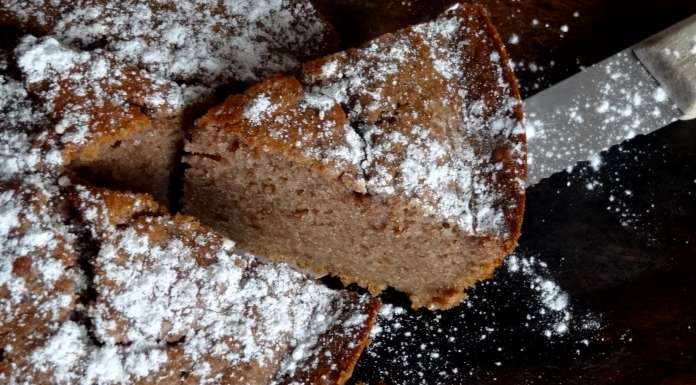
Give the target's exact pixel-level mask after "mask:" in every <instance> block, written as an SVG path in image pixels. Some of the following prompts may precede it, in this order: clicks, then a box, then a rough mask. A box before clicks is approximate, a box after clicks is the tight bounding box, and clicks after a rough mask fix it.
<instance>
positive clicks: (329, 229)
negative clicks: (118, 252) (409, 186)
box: [183, 128, 500, 308]
mask: <svg viewBox="0 0 696 385" xmlns="http://www.w3.org/2000/svg"><path fill="white" fill-rule="evenodd" d="M212 130H215V128H212ZM198 135H204V134H202V133H199V134H198ZM230 135H232V134H230ZM213 136H214V137H217V136H216V135H215V134H213ZM199 142H200V143H209V142H208V141H207V140H206V139H205V138H200V137H198V138H196V140H194V143H192V144H189V146H190V148H188V149H187V150H188V151H189V154H187V156H186V157H185V161H186V163H188V165H189V168H188V169H187V170H186V178H185V182H184V196H185V202H184V207H183V210H184V212H187V213H196V215H197V216H198V218H200V219H201V221H203V222H204V223H206V224H208V225H209V226H211V227H213V228H215V229H218V230H219V231H221V232H223V233H224V234H227V235H230V236H234V237H235V240H236V241H237V244H238V245H239V246H240V248H242V249H244V250H247V251H250V252H252V253H255V254H258V255H264V256H267V257H269V258H271V259H275V260H279V261H284V262H290V263H292V264H294V265H296V266H297V267H299V268H300V269H303V270H308V271H310V272H314V273H317V274H320V275H321V274H326V273H330V274H334V275H338V276H340V277H341V279H342V280H343V281H344V282H345V283H351V282H355V283H358V284H359V285H361V286H364V287H367V288H368V289H370V291H372V292H373V293H377V292H379V291H381V290H383V289H385V288H386V287H387V285H388V284H389V285H390V286H393V287H395V288H397V289H398V290H401V291H404V292H406V293H407V294H409V296H410V298H411V301H412V303H413V306H414V307H422V306H436V307H439V308H446V307H451V306H453V305H454V304H456V303H458V302H459V301H460V300H461V299H462V298H463V297H464V291H463V290H464V288H465V287H469V286H471V285H473V284H474V283H475V281H476V280H477V279H479V278H480V277H485V276H489V275H490V274H491V273H492V271H493V270H494V268H495V267H496V266H497V265H498V263H499V259H500V256H499V254H500V252H499V246H498V244H497V242H496V240H495V239H492V238H486V237H471V236H465V235H464V234H463V233H462V231H460V229H459V228H458V227H457V225H456V224H451V223H449V222H446V221H442V220H438V219H437V218H436V217H434V216H433V215H430V214H427V213H424V212H423V211H422V209H420V208H419V207H417V206H413V205H408V204H407V203H404V201H403V200H400V199H397V198H391V199H390V198H381V197H379V196H370V195H366V194H361V193H356V192H354V191H353V190H351V189H350V188H348V187H346V186H345V185H344V183H343V182H342V181H341V180H340V177H339V178H335V179H333V180H330V179H327V177H326V175H323V174H322V173H321V172H320V170H317V169H312V168H307V167H306V166H305V165H300V164H297V163H295V162H292V161H289V160H287V159H284V158H282V157H281V156H279V155H275V154H272V153H267V152H263V151H257V150H255V149H250V148H249V147H248V146H247V145H245V144H244V143H241V142H239V141H237V140H234V139H232V140H231V141H230V144H229V145H228V146H227V153H219V154H215V155H210V154H206V153H205V150H206V148H205V147H204V146H200V147H201V148H196V145H195V143H199ZM197 150H200V151H201V152H197ZM424 265H425V266H428V269H423V266H424ZM452 282H456V285H454V286H452V285H451V283H452ZM445 285H446V286H445ZM416 293H417V294H416Z"/></svg>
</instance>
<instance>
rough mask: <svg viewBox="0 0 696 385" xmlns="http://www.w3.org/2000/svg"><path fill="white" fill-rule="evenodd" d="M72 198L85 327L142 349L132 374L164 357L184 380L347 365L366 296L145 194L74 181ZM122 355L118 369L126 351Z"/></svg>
mask: <svg viewBox="0 0 696 385" xmlns="http://www.w3.org/2000/svg"><path fill="white" fill-rule="evenodd" d="M73 199H74V200H75V201H76V202H77V204H78V207H79V208H78V210H79V212H81V213H82V217H83V220H84V221H85V224H86V225H87V226H88V227H89V228H90V229H91V232H92V234H93V237H94V240H95V241H96V242H97V243H98V245H99V252H98V253H97V255H96V256H95V257H94V259H93V262H92V264H93V266H94V288H95V290H96V293H97V296H96V301H95V302H94V304H93V305H92V306H91V307H90V309H89V313H88V314H89V318H90V319H91V320H92V324H93V325H94V331H93V333H94V336H95V337H96V338H97V339H98V340H99V341H101V342H102V343H103V344H105V346H123V345H125V346H130V347H131V350H134V352H131V353H129V354H136V353H138V352H143V353H142V354H146V353H147V354H151V355H153V357H155V358H153V359H151V360H148V361H147V362H143V363H142V366H143V367H142V368H138V370H140V371H142V373H143V374H144V373H145V372H147V373H151V374H155V375H154V376H152V377H153V378H156V377H157V375H156V374H157V373H162V370H163V369H162V368H166V370H164V371H165V372H167V373H169V372H171V371H172V370H174V371H175V372H176V374H177V375H178V376H180V377H183V378H186V381H187V383H206V384H208V383H211V384H242V383H243V384H259V385H261V384H291V383H297V384H299V383H301V384H305V383H306V384H342V383H344V382H345V381H346V380H347V379H348V378H349V377H350V374H351V372H352V369H353V366H354V365H355V363H356V361H357V358H358V357H359V355H360V352H361V351H362V349H363V348H364V347H365V345H366V344H367V342H368V337H369V332H370V329H371V325H372V323H373V321H374V317H375V316H376V312H377V308H378V306H379V302H378V301H377V300H375V299H372V298H370V297H369V296H366V295H358V294H356V293H352V292H347V291H334V290H331V289H328V288H326V287H324V286H322V285H320V284H317V283H315V282H313V281H311V280H309V279H307V278H306V277H305V276H304V275H302V274H301V273H298V272H296V271H293V270H291V269H290V268H289V267H287V266H285V265H282V264H273V263H268V262H261V261H259V260H258V259H256V258H255V257H252V256H246V255H240V254H236V253H235V249H234V244H233V242H232V241H229V240H227V239H225V238H223V237H221V236H219V235H217V234H215V233H213V232H211V231H209V230H208V229H207V228H205V227H203V226H201V225H200V224H199V223H198V222H197V221H196V220H195V219H193V218H191V217H187V216H181V215H177V216H169V215H166V214H165V213H164V211H163V209H162V207H160V206H159V205H158V204H156V203H155V202H154V200H152V199H151V198H150V197H148V196H146V195H133V194H124V193H116V192H110V191H107V190H98V189H87V188H80V187H78V188H77V191H76V192H75V194H74V197H73ZM138 354H140V353H138ZM126 358H127V357H126ZM114 365H117V364H114ZM121 365H122V366H123V370H124V371H128V370H129V368H128V362H127V359H126V360H125V361H123V362H122V363H121ZM148 365H149V367H147V370H146V368H145V367H146V366H148ZM130 375H131V379H138V376H141V373H140V372H137V371H132V372H131V373H130ZM148 376H150V375H148ZM143 377H145V376H143Z"/></svg>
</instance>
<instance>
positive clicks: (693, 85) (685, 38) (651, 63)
mask: <svg viewBox="0 0 696 385" xmlns="http://www.w3.org/2000/svg"><path fill="white" fill-rule="evenodd" d="M633 52H634V53H635V54H636V56H637V57H638V59H639V60H640V61H641V62H642V63H643V65H644V66H645V67H646V68H647V69H648V71H650V73H651V74H652V75H653V77H655V79H657V81H658V82H659V83H660V85H661V86H662V88H664V89H665V91H666V92H667V94H668V95H669V96H670V97H671V99H672V100H673V101H674V102H675V103H676V104H677V107H679V109H680V110H681V111H682V113H683V114H684V116H683V117H682V120H688V119H694V118H696V15H693V16H691V17H689V18H688V19H686V20H684V21H682V22H680V23H677V24H675V25H673V26H671V27H669V28H667V29H666V30H664V31H662V32H659V33H658V34H656V35H654V36H652V37H650V38H648V39H646V40H645V41H643V42H641V43H639V44H638V45H636V46H635V47H634V48H633Z"/></svg>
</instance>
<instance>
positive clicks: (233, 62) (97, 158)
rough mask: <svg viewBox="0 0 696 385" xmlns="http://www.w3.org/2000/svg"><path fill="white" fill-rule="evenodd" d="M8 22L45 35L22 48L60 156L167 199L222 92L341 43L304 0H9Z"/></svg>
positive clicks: (107, 180) (0, 16)
mask: <svg viewBox="0 0 696 385" xmlns="http://www.w3.org/2000/svg"><path fill="white" fill-rule="evenodd" d="M0 26H9V27H13V28H18V29H21V30H23V31H28V32H31V33H34V34H36V35H38V36H42V37H40V38H38V39H37V38H35V37H32V36H31V35H30V36H26V37H24V38H23V39H22V42H21V44H20V47H19V48H18V49H17V50H16V52H15V54H16V56H17V62H18V66H19V67H20V70H21V72H22V79H20V80H21V81H23V82H24V83H26V87H27V88H28V89H29V90H30V91H31V93H32V97H34V98H38V99H40V100H41V105H42V108H44V109H45V110H46V111H45V112H46V114H47V115H48V116H49V117H50V121H49V123H50V124H49V125H45V127H50V130H49V131H50V133H49V134H48V135H47V136H48V137H49V140H51V141H53V143H52V144H50V146H51V147H52V148H53V149H55V150H57V152H56V153H55V154H54V155H56V157H55V158H56V159H54V160H56V161H58V155H59V156H60V161H61V162H62V164H63V165H69V166H70V168H71V170H72V171H73V172H74V173H76V174H77V175H79V176H80V177H82V178H87V179H89V180H90V181H91V182H93V183H95V184H97V185H101V186H108V187H112V188H116V189H125V190H131V191H137V192H147V193H151V194H152V195H154V196H155V197H156V199H157V200H158V201H159V202H162V203H165V204H169V203H171V204H176V198H177V197H178V193H177V191H175V190H173V189H172V183H174V184H178V177H179V176H180V174H179V171H180V167H179V162H178V160H179V158H180V156H181V147H182V140H183V136H184V131H185V129H186V127H187V125H188V124H189V123H190V122H191V121H192V119H193V118H194V117H196V116H197V115H200V114H202V112H203V111H204V110H205V108H206V106H208V105H210V103H212V102H213V101H214V100H216V92H218V91H220V90H224V89H225V88H228V87H239V86H240V85H243V84H246V83H250V82H254V81H258V80H260V79H262V78H263V77H264V76H267V75H268V74H272V73H276V72H289V71H293V70H295V69H296V68H298V67H299V66H300V63H301V62H302V61H304V60H306V59H307V58H310V57H315V56H317V55H319V54H321V53H325V52H327V50H330V49H332V48H333V47H334V46H335V45H336V42H337V38H336V35H335V32H334V31H333V29H332V27H331V26H330V25H329V24H328V23H327V22H326V21H325V20H324V19H323V18H322V16H321V15H320V14H319V13H318V12H317V11H316V10H315V9H314V7H313V6H312V4H311V3H310V2H309V1H306V0H279V1H270V0H263V1H256V0H255V1H235V2H220V1H217V0H207V1H163V0H150V1H148V0H131V1H126V2H121V1H108V0H81V1H64V0H58V1H55V0H50V1H49V0H9V1H3V2H2V3H0ZM43 146H45V144H43ZM62 147H65V149H64V151H62Z"/></svg>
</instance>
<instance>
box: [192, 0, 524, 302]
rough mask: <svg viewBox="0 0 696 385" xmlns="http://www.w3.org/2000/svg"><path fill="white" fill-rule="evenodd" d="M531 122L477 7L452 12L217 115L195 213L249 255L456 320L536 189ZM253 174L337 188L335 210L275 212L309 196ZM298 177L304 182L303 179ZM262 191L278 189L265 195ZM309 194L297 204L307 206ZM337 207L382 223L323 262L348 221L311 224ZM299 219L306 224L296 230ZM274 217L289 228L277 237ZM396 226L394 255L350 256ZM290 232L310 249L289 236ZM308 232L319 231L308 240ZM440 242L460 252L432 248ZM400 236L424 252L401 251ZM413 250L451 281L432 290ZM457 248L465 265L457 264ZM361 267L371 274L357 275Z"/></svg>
mask: <svg viewBox="0 0 696 385" xmlns="http://www.w3.org/2000/svg"><path fill="white" fill-rule="evenodd" d="M521 123H522V109H521V102H520V96H519V90H518V86H517V82H516V80H515V78H514V75H513V72H512V70H511V68H510V66H509V59H508V56H507V54H506V52H505V49H504V47H503V44H502V42H501V40H500V37H499V36H498V35H497V33H496V32H495V29H494V28H493V26H492V25H491V23H490V20H489V19H488V17H487V15H486V12H485V10H484V9H483V8H481V7H480V6H470V5H458V6H455V7H453V8H451V9H450V10H448V11H447V12H446V13H445V14H443V15H442V16H441V17H440V18H438V19H436V20H435V21H433V22H431V23H426V24H423V25H418V26H414V27H411V28H407V29H405V30H402V31H399V32H396V33H393V34H388V35H385V36H382V37H380V38H378V39H376V40H374V41H372V42H369V43H367V44H366V45H365V46H364V47H362V48H359V49H351V50H348V51H345V52H341V53H337V54H334V55H330V56H328V57H325V58H322V59H318V60H316V61H313V62H310V63H308V64H306V65H305V66H304V70H303V73H302V76H301V78H300V79H299V80H296V79H292V78H273V79H270V80H267V81H266V82H263V83H261V84H259V85H257V86H255V87H252V88H251V89H249V90H248V91H247V92H245V93H244V94H243V95H237V96H232V97H230V98H228V100H227V101H226V102H225V103H223V104H222V105H221V106H219V107H217V108H215V109H213V110H211V111H210V112H209V113H208V114H207V115H206V116H204V117H203V118H201V119H200V120H199V121H198V122H197V125H196V128H195V129H194V130H193V132H192V139H191V141H190V142H189V143H187V145H186V149H187V152H188V153H189V154H190V155H189V156H188V157H187V158H186V161H187V162H188V163H189V164H190V165H192V167H191V168H190V169H189V170H188V171H187V181H186V186H185V193H184V195H185V210H188V212H191V213H196V214H198V215H200V216H201V218H202V220H203V221H204V222H206V223H208V224H209V225H212V226H213V227H216V228H218V229H220V230H222V231H226V232H228V233H229V234H230V235H234V236H237V239H238V242H239V244H240V245H241V246H242V247H243V248H247V249H249V250H252V251H255V252H258V253H263V254H265V255H268V256H270V257H272V258H275V259H279V260H288V261H291V262H292V263H295V264H297V265H299V266H301V267H303V268H307V269H310V270H314V271H317V272H318V273H325V272H330V273H333V274H336V275H339V276H340V277H341V278H342V279H343V281H344V282H346V283H351V282H356V283H358V284H360V285H362V286H365V287H368V288H369V289H370V290H371V291H373V292H379V291H380V290H381V289H383V288H384V287H385V286H387V285H391V286H394V287H395V288H397V289H400V290H403V291H406V292H407V293H408V294H409V295H410V297H411V300H412V302H413V305H414V306H415V307H420V306H429V307H433V308H447V307H451V306H453V305H455V304H457V303H458V302H459V301H460V300H461V299H462V298H463V297H464V295H465V294H464V290H465V288H467V287H470V286H471V285H473V284H474V283H475V282H476V281H478V280H480V279H485V278H488V277H489V276H490V274H491V273H492V271H493V270H494V269H495V268H496V267H497V266H498V265H499V264H500V261H501V260H502V258H503V257H504V256H505V255H506V254H507V253H508V252H509V251H511V250H512V248H514V246H515V244H516V241H517V238H518V237H519V234H520V228H521V221H522V213H523V210H524V180H525V177H526V141H525V134H524V129H523V128H522V126H521ZM241 154H244V155H241ZM245 157H246V158H245ZM252 164H254V165H255V166H253V167H255V168H256V170H257V171H258V170H261V169H263V170H264V171H263V172H266V171H265V170H266V169H268V171H269V172H273V170H277V169H280V168H283V167H286V168H288V170H289V171H288V175H287V177H286V178H285V179H284V178H283V177H282V176H280V174H278V175H277V176H274V177H273V178H274V179H273V180H274V181H277V180H279V179H280V180H282V183H284V184H288V183H290V182H288V180H287V179H288V178H294V177H296V178H300V177H301V178H305V179H306V181H307V182H306V183H308V185H307V189H309V190H315V191H316V190H317V189H318V190H327V189H329V190H331V189H334V190H331V191H335V194H337V195H335V196H333V197H332V198H326V199H327V201H326V202H324V201H321V200H316V199H317V198H316V197H315V198H312V199H315V205H316V207H315V208H314V209H313V208H311V207H308V208H307V209H305V208H303V207H296V210H294V211H292V210H291V208H280V206H278V205H279V203H271V198H270V197H271V196H273V197H274V198H273V199H275V200H274V201H273V202H280V201H278V200H279V199H280V200H281V201H282V200H288V201H292V202H294V203H292V204H290V203H288V205H298V204H302V203H301V199H294V198H292V199H291V198H290V197H288V196H287V195H285V197H287V198H283V195H282V194H281V193H278V192H276V190H278V189H279V188H280V187H278V185H277V184H275V183H276V182H271V181H270V179H269V178H270V177H265V176H261V175H260V174H259V172H261V171H258V172H255V171H253V167H252V166H251V165H252ZM302 168H305V169H307V170H309V171H308V173H307V174H306V175H305V174H304V171H301V170H300V169H302ZM291 169H292V171H290V170H291ZM235 173H237V174H238V175H239V174H245V173H248V174H249V175H248V178H250V179H248V180H247V181H246V182H245V181H244V180H243V177H237V176H233V175H234V174H235ZM300 175H301V176H300ZM317 175H319V176H321V177H316V178H315V176H317ZM225 178H229V179H231V180H232V181H225ZM263 178H266V179H263ZM322 178H323V180H324V181H325V182H324V183H326V184H325V185H324V186H322V182H321V181H320V180H321V179H322ZM262 179H263V181H261V180H262ZM225 183H227V184H225ZM235 183H249V185H248V186H246V187H241V186H239V188H237V187H236V186H238V185H236V184H235ZM257 184H266V185H268V186H269V187H265V188H260V187H259V188H258V191H257V187H256V185H257ZM298 184H299V183H298ZM223 186H224V187H223ZM293 186H294V185H293ZM326 186H332V187H330V188H328V187H326ZM341 186H342V187H341ZM294 188H297V187H294ZM341 188H343V189H344V190H341ZM223 190H224V191H225V193H224V194H227V195H228V196H230V197H229V198H228V197H224V196H223V195H224V194H223V193H222V191H223ZM301 190H304V189H299V190H297V193H298V194H304V191H301ZM246 191H249V192H246ZM252 191H253V192H252ZM198 194H200V195H201V198H198V197H197V195H198ZM245 194H249V196H245ZM274 194H277V195H274ZM283 194H284V192H283ZM351 194H352V195H351ZM218 195H219V196H218ZM252 195H253V197H254V199H257V200H260V201H261V202H263V199H264V195H268V196H269V198H268V199H269V201H268V205H269V206H268V207H267V208H265V209H264V208H262V207H261V205H262V203H258V202H254V204H253V206H254V208H245V207H244V205H245V204H248V203H242V202H248V200H249V199H251V196H252ZM317 195H320V194H317ZM187 196H188V198H187ZM203 196H209V197H213V196H215V197H216V199H218V201H217V202H218V203H216V207H227V208H229V209H230V212H229V215H230V216H231V217H233V218H235V219H230V220H226V219H225V214H223V213H220V210H218V213H212V212H210V213H208V212H207V208H206V207H205V205H206V203H205V199H203V198H202V197H203ZM351 196H352V198H350V197H351ZM332 199H333V201H336V202H340V204H343V203H344V201H345V202H347V203H345V204H346V205H347V206H346V207H350V206H352V207H354V211H355V212H358V213H362V214H360V215H362V217H360V218H362V219H359V220H358V221H362V222H364V221H374V224H371V225H370V226H372V227H371V228H370V226H366V227H365V229H364V230H357V229H359V228H360V229H361V227H359V226H360V222H357V223H355V231H354V233H351V235H352V236H353V240H352V241H351V240H350V239H346V240H345V243H342V245H343V246H336V247H335V248H333V249H331V248H325V250H324V249H322V247H323V245H322V244H321V239H322V237H323V238H324V239H325V241H326V242H325V243H329V244H330V243H332V242H333V241H334V239H339V238H341V237H342V235H341V233H350V232H351V229H350V226H348V227H346V228H345V230H344V228H343V227H341V226H344V225H343V224H342V223H341V220H340V219H336V220H335V222H334V219H332V218H331V214H330V213H329V211H330V210H329V211H326V213H322V212H314V211H313V210H317V209H318V210H319V211H322V210H324V208H323V207H324V205H330V203H329V202H330V201H331V200H332ZM264 210H269V211H268V214H265V211H264ZM274 210H275V211H274ZM283 210H286V211H283ZM306 210H309V213H308V214H307V213H306V212H305V211H306ZM222 211H224V210H222ZM341 213H342V214H335V215H347V216H349V217H350V216H353V215H354V213H351V212H350V210H349V209H346V211H345V212H341ZM404 213H405V214H404ZM296 215H299V216H300V217H303V218H310V219H302V218H300V219H297V220H294V219H291V217H292V216H296ZM322 215H323V216H322ZM270 218H275V219H276V220H277V219H278V218H283V221H284V222H283V223H282V224H281V223H277V224H276V225H274V224H272V223H273V220H271V219H270ZM286 218H290V219H286ZM267 219H268V220H267ZM349 220H353V219H349ZM233 221H236V223H232V222H233ZM245 221H246V222H245ZM308 221H311V222H308ZM421 221H422V222H421ZM427 221H430V222H429V223H424V222H427ZM322 223H323V225H322ZM271 226H280V227H281V228H283V230H278V231H276V230H273V229H272V228H271ZM284 226H286V227H284ZM321 226H323V228H322V227H321ZM327 226H329V227H331V226H333V227H335V228H336V229H337V230H336V231H335V232H333V233H332V232H331V230H330V229H326V227H327ZM385 226H386V227H387V229H385V228H384V227H385ZM392 226H394V235H393V237H394V238H393V239H394V241H393V243H389V242H392V241H386V240H387V239H389V238H385V241H384V242H382V243H385V244H386V243H389V244H390V245H392V248H391V251H388V250H387V249H385V250H382V251H379V250H381V249H379V246H380V245H379V243H380V241H379V240H378V238H379V237H377V236H375V240H374V241H364V242H367V243H365V246H364V249H363V250H362V251H361V250H360V249H358V248H357V247H353V246H354V245H351V242H352V243H357V244H360V243H361V242H363V240H361V238H362V237H368V236H370V233H374V232H376V233H377V234H379V233H380V232H382V233H383V232H385V230H388V229H389V228H390V227H392ZM419 226H420V227H419ZM247 228H248V229H250V230H249V232H246V231H245V230H246V229H247ZM418 228H420V229H421V230H417V229H418ZM251 229H253V231H252V230H251ZM361 231H362V232H361ZM293 232H297V234H299V235H292V236H293V237H298V238H299V239H301V241H297V240H296V239H295V238H290V237H289V235H288V236H286V235H284V233H285V234H288V233H290V234H292V233H293ZM313 232H317V234H319V232H323V233H321V234H322V235H321V236H319V235H317V237H316V238H317V239H316V240H314V238H312V236H313ZM265 233H267V234H268V236H266V235H264V234H265ZM271 234H273V237H272V236H271ZM428 234H431V235H428ZM452 234H454V235H452ZM391 236H392V235H388V237H391ZM284 237H285V238H284ZM408 237H412V238H408ZM428 237H430V238H428ZM432 237H435V239H438V238H441V239H442V242H441V243H443V244H447V243H450V242H451V243H452V245H453V246H452V247H450V248H448V247H449V246H442V247H441V246H437V245H435V244H431V243H429V241H427V239H433V238H432ZM399 239H413V240H414V241H408V242H411V243H410V244H409V243H408V242H407V243H406V244H403V243H402V244H399V243H398V242H400V241H399ZM416 239H418V241H416ZM341 242H342V241H341ZM369 242H373V243H369ZM303 243H308V244H309V245H307V246H306V247H305V246H303ZM334 243H336V244H337V245H338V241H337V242H334ZM368 245H371V246H368ZM419 248H421V249H422V250H423V252H424V253H431V254H439V256H438V255H432V256H431V257H432V258H434V259H433V260H431V261H428V262H426V264H427V265H429V266H438V265H439V266H440V267H439V269H440V270H441V272H439V273H436V271H438V268H434V270H433V271H431V272H430V273H427V274H431V275H432V276H437V277H438V278H441V279H440V280H439V283H438V282H435V281H432V278H430V279H429V278H427V277H423V276H422V274H426V273H425V272H423V271H422V266H420V267H418V266H419V265H418V264H417V263H415V262H412V261H410V260H409V259H410V258H412V257H408V258H407V259H404V258H406V257H401V259H400V258H399V255H400V254H403V255H406V254H404V250H406V249H411V250H415V251H409V252H411V254H412V255H413V254H417V253H418V249H419ZM428 248H430V250H426V249H428ZM457 249H458V250H460V251H459V254H463V258H464V259H461V258H460V259H458V258H457V256H456V254H457V251H456V250H457ZM347 250H350V251H349V252H348V251H347ZM438 250H439V251H438ZM384 253H388V254H393V256H392V258H391V260H390V262H387V264H390V265H391V266H393V271H394V273H392V274H393V276H392V278H390V277H389V275H390V274H389V273H388V269H387V268H384V274H382V275H381V276H379V277H376V276H375V275H371V273H370V271H376V270H379V269H380V267H379V266H378V261H379V260H380V259H382V258H385V257H386V258H389V255H386V256H385V254H384ZM327 254H328V255H332V254H335V257H327ZM354 256H355V257H356V258H355V259H352V258H353V257H354ZM414 256H415V255H414ZM431 257H429V258H431ZM328 258H333V259H328ZM360 258H362V259H360ZM436 258H441V259H436ZM341 260H344V261H347V262H346V263H342V262H341ZM359 260H360V261H359ZM424 261H425V260H424ZM436 261H441V262H436ZM457 261H459V262H457ZM363 263H367V264H369V267H368V266H366V267H365V269H363V270H361V269H360V268H359V267H361V264H363ZM380 263H381V262H380ZM409 263H413V269H415V270H409V269H412V268H411V267H410V266H409ZM462 264H468V267H466V268H462V267H461V265H462ZM399 265H402V266H399ZM356 266H358V267H356ZM448 269H449V270H451V271H448ZM457 269H460V270H459V271H458V272H457V271H456V270H457ZM365 270H367V271H365ZM399 270H403V272H401V273H396V272H397V271H399ZM440 273H441V274H442V275H441V274H440ZM429 280H430V281H429Z"/></svg>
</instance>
